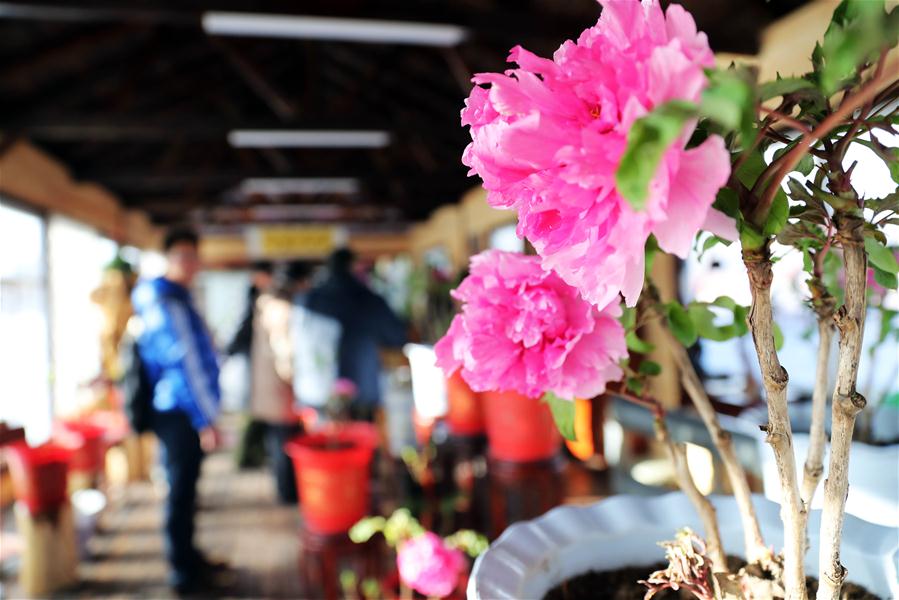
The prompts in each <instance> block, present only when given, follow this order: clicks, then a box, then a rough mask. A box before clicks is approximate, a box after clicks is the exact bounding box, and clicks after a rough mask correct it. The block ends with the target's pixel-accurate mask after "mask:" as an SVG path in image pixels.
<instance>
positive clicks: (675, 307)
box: [665, 302, 698, 348]
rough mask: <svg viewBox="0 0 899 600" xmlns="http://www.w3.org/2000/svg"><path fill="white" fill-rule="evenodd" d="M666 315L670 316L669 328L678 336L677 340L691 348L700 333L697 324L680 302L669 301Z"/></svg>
mask: <svg viewBox="0 0 899 600" xmlns="http://www.w3.org/2000/svg"><path fill="white" fill-rule="evenodd" d="M665 316H666V317H667V318H668V328H669V329H671V333H672V334H674V337H676V338H677V341H678V342H680V343H681V344H683V345H684V346H685V347H687V348H689V347H690V346H692V345H693V344H695V343H696V339H697V337H698V334H697V333H696V326H695V325H694V324H693V320H692V319H691V318H690V314H689V313H688V312H687V309H685V308H684V307H683V306H681V304H680V302H669V303H667V304H666V305H665Z"/></svg>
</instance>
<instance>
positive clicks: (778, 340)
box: [771, 323, 784, 350]
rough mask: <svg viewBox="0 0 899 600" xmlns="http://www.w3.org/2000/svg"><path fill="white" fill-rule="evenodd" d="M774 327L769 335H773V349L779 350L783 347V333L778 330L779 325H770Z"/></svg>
mask: <svg viewBox="0 0 899 600" xmlns="http://www.w3.org/2000/svg"><path fill="white" fill-rule="evenodd" d="M771 324H772V325H773V326H774V327H773V328H772V330H771V333H772V334H774V349H775V350H780V349H781V348H783V347H784V333H783V331H781V330H780V325H778V324H777V323H771Z"/></svg>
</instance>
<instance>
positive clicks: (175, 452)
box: [132, 229, 220, 593]
mask: <svg viewBox="0 0 899 600" xmlns="http://www.w3.org/2000/svg"><path fill="white" fill-rule="evenodd" d="M198 242H199V240H198V237H197V234H196V233H194V232H193V231H192V230H189V229H173V230H171V231H169V232H168V234H167V235H166V237H165V244H164V247H165V254H166V259H167V261H168V267H167V270H166V273H165V275H164V276H163V277H159V278H157V279H152V280H147V281H142V282H141V283H140V284H138V286H137V287H136V288H135V290H134V293H133V294H132V302H133V304H134V309H135V312H136V313H137V315H138V316H139V318H140V320H141V321H142V324H143V332H142V333H141V334H140V336H139V337H138V342H137V344H138V352H139V354H140V357H141V361H142V363H143V365H144V367H145V368H146V370H147V375H148V376H149V378H150V381H152V382H153V383H154V393H153V409H154V414H153V431H154V432H155V433H156V435H157V437H158V438H159V441H160V445H161V448H162V463H163V465H164V467H165V471H166V477H167V479H168V484H169V494H168V498H167V499H166V505H165V528H164V534H165V546H166V554H167V558H168V560H169V564H170V566H171V576H170V583H171V584H172V586H173V587H174V588H175V590H176V591H177V592H179V593H190V592H193V591H197V589H198V588H199V586H200V585H201V583H202V582H201V577H202V576H203V574H204V573H206V572H208V570H209V568H210V566H211V565H210V563H209V562H208V561H206V559H205V558H204V557H203V556H202V554H200V552H199V551H198V550H197V548H196V547H195V546H194V542H193V535H194V512H195V505H196V494H197V479H198V478H199V476H200V463H201V462H202V460H203V455H204V453H205V452H210V451H212V450H214V449H215V447H216V446H217V445H218V443H219V434H218V431H217V430H216V428H215V420H216V417H217V416H218V411H219V396H220V394H219V384H218V375H219V368H218V362H217V359H216V353H215V350H214V348H213V345H212V340H211V339H210V336H209V333H208V331H207V329H206V326H205V324H204V323H203V320H202V318H201V317H200V315H199V313H198V312H197V310H196V308H195V307H194V304H193V301H192V300H191V295H190V291H189V287H190V285H191V283H192V282H193V280H194V277H195V276H196V274H197V272H198V271H199V269H200V260H199V255H198V252H197V246H198Z"/></svg>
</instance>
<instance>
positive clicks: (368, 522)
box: [349, 516, 387, 544]
mask: <svg viewBox="0 0 899 600" xmlns="http://www.w3.org/2000/svg"><path fill="white" fill-rule="evenodd" d="M386 524H387V519H385V518H384V517H380V516H378V517H364V518H362V519H359V520H358V521H356V524H355V525H353V526H352V527H351V528H350V532H349V534H350V539H351V540H352V541H353V542H354V543H356V544H362V543H364V542H367V541H368V540H370V539H371V536H373V535H374V534H376V533H380V532H382V531H384V525H386Z"/></svg>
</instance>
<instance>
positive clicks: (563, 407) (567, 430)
mask: <svg viewBox="0 0 899 600" xmlns="http://www.w3.org/2000/svg"><path fill="white" fill-rule="evenodd" d="M543 401H544V402H546V403H547V404H548V405H549V410H550V411H551V412H552V415H553V421H555V423H556V429H558V430H559V433H561V434H562V437H563V438H565V439H566V440H575V439H577V435H576V434H575V433H574V402H572V401H571V400H565V399H563V398H559V397H558V396H556V395H555V394H554V393H553V392H546V393H545V394H543Z"/></svg>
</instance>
